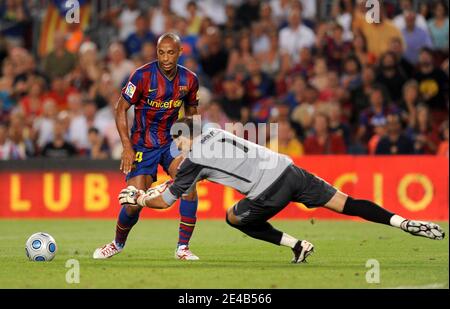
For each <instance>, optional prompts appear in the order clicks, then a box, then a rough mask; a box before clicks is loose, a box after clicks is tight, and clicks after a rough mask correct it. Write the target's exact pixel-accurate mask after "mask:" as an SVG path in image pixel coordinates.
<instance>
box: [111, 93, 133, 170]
mask: <svg viewBox="0 0 450 309" xmlns="http://www.w3.org/2000/svg"><path fill="white" fill-rule="evenodd" d="M130 107H131V105H130V104H129V103H128V102H127V101H125V99H124V98H123V97H122V96H121V97H120V98H119V100H118V101H117V104H116V108H115V120H116V126H117V131H119V135H120V140H121V141H122V146H123V152H122V161H121V162H120V170H121V171H122V172H124V173H125V174H128V173H129V172H130V171H131V166H132V165H133V162H134V159H135V153H134V150H133V145H132V144H131V140H130V137H129V135H128V120H127V111H128V110H129V109H130Z"/></svg>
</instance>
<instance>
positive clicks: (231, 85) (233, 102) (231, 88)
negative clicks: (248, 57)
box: [220, 76, 249, 121]
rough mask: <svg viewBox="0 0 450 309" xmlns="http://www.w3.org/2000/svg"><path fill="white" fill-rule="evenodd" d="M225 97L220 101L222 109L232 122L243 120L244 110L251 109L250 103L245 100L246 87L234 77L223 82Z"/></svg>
mask: <svg viewBox="0 0 450 309" xmlns="http://www.w3.org/2000/svg"><path fill="white" fill-rule="evenodd" d="M223 90H224V95H223V97H222V98H221V100H220V104H221V107H222V109H223V111H224V112H225V114H226V115H227V117H228V118H229V119H230V120H231V121H239V120H241V119H242V116H243V113H245V111H243V110H244V109H247V110H248V108H249V105H248V101H246V100H244V87H243V85H242V84H241V83H239V82H237V81H236V80H235V79H234V78H233V77H232V76H228V77H227V78H226V79H225V81H224V82H223Z"/></svg>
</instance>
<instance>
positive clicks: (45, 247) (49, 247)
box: [25, 232, 58, 262]
mask: <svg viewBox="0 0 450 309" xmlns="http://www.w3.org/2000/svg"><path fill="white" fill-rule="evenodd" d="M57 250H58V247H57V246H56V241H55V239H54V238H53V237H52V236H51V235H49V234H47V233H42V232H39V233H35V234H33V235H31V236H30V238H28V240H27V242H26V244H25V252H26V254H27V257H28V259H29V260H30V261H37V262H42V261H51V260H53V258H54V257H55V254H56V251H57Z"/></svg>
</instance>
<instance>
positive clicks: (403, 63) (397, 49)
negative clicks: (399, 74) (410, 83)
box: [389, 38, 414, 78]
mask: <svg viewBox="0 0 450 309" xmlns="http://www.w3.org/2000/svg"><path fill="white" fill-rule="evenodd" d="M389 52H391V53H394V54H395V57H396V59H397V63H398V65H399V67H400V70H402V71H403V72H404V73H405V75H406V76H407V77H408V78H412V77H413V75H414V66H413V65H412V64H411V63H410V62H409V61H408V60H407V59H406V58H405V57H404V52H405V51H404V47H403V42H402V40H401V39H400V38H393V39H392V40H391V44H390V47H389Z"/></svg>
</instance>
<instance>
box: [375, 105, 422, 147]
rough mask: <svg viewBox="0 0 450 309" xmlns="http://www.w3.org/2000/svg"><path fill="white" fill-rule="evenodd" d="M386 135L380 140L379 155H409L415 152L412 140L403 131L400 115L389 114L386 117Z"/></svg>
mask: <svg viewBox="0 0 450 309" xmlns="http://www.w3.org/2000/svg"><path fill="white" fill-rule="evenodd" d="M386 124H387V130H386V132H387V133H386V135H385V136H383V137H382V138H381V139H380V141H379V142H378V145H377V149H376V151H375V153H376V154H377V155H409V154H414V147H413V143H412V141H411V140H410V139H409V138H408V137H407V136H406V135H405V134H403V132H402V125H401V122H400V116H399V115H398V114H389V115H388V116H387V117H386Z"/></svg>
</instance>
